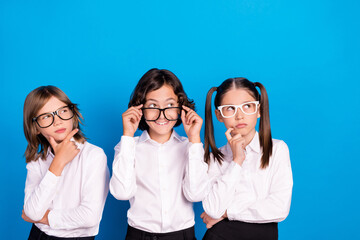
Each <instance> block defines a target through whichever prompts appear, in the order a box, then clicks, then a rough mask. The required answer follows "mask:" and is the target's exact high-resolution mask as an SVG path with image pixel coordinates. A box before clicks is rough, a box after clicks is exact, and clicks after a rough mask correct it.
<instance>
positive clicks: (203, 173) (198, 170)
mask: <svg viewBox="0 0 360 240" xmlns="http://www.w3.org/2000/svg"><path fill="white" fill-rule="evenodd" d="M187 158H188V162H187V163H186V167H185V177H184V181H183V193H184V195H185V197H186V199H187V200H189V201H190V202H198V201H202V200H203V198H204V196H205V194H206V191H207V189H208V184H209V180H208V175H207V169H208V165H207V164H206V163H205V162H204V149H203V147H202V144H201V143H189V144H188V151H187Z"/></svg>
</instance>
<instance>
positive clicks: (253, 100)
mask: <svg viewBox="0 0 360 240" xmlns="http://www.w3.org/2000/svg"><path fill="white" fill-rule="evenodd" d="M255 101H256V100H250V101H244V102H242V103H240V104H233V103H227V104H221V105H241V104H244V103H248V102H255Z"/></svg>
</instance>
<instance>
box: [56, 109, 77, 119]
mask: <svg viewBox="0 0 360 240" xmlns="http://www.w3.org/2000/svg"><path fill="white" fill-rule="evenodd" d="M58 116H59V117H60V118H61V119H62V120H68V119H70V118H72V117H73V116H74V112H73V111H72V110H71V109H70V107H67V106H66V107H63V108H60V109H59V110H58Z"/></svg>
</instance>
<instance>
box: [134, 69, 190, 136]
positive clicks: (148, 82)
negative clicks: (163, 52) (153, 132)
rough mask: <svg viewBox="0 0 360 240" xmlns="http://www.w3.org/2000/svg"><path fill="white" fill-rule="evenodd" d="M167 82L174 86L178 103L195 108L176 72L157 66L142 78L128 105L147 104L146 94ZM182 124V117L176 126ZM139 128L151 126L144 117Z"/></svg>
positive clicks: (147, 128)
mask: <svg viewBox="0 0 360 240" xmlns="http://www.w3.org/2000/svg"><path fill="white" fill-rule="evenodd" d="M165 84H166V85H169V86H171V87H172V89H173V91H174V93H175V95H176V96H177V97H178V103H179V104H180V105H185V106H187V107H189V108H191V109H193V110H195V103H194V101H193V100H191V99H189V98H188V97H187V95H186V93H185V91H184V89H183V86H182V84H181V82H180V80H179V79H178V78H177V77H176V76H175V74H174V73H172V72H170V71H169V70H166V69H157V68H153V69H150V70H149V71H147V72H146V73H145V74H144V75H143V76H142V77H141V78H140V80H139V82H138V84H137V85H136V87H135V89H134V91H133V92H132V94H131V96H130V102H129V105H128V107H132V106H138V105H140V104H145V101H146V94H148V93H149V92H151V91H155V90H157V89H159V88H161V87H162V86H164V85H165ZM180 124H181V119H179V120H178V121H177V122H176V124H175V126H174V127H177V126H179V125H180ZM139 129H140V130H142V131H144V130H149V126H148V125H147V123H146V121H145V119H144V117H142V118H141V120H140V123H139Z"/></svg>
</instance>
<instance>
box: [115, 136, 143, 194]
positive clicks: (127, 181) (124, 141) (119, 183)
mask: <svg viewBox="0 0 360 240" xmlns="http://www.w3.org/2000/svg"><path fill="white" fill-rule="evenodd" d="M136 189H137V187H136V173H135V140H134V138H133V137H128V136H122V137H121V141H120V143H119V144H118V145H116V147H115V159H114V162H113V175H112V177H111V179H110V193H111V194H112V195H113V196H114V197H115V198H116V199H118V200H129V199H130V198H132V197H133V196H134V195H135V192H136Z"/></svg>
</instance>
